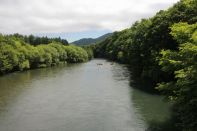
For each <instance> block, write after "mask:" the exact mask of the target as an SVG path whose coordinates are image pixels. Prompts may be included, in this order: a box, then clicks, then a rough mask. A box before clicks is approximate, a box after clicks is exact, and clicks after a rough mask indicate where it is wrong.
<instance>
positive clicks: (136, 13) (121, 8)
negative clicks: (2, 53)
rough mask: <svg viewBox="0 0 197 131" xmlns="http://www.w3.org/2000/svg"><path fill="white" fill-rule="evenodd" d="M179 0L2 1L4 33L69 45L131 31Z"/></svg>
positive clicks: (0, 14) (0, 29)
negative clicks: (59, 40) (54, 39)
mask: <svg viewBox="0 0 197 131" xmlns="http://www.w3.org/2000/svg"><path fill="white" fill-rule="evenodd" d="M177 1H178V0H0V21H1V24H0V33H3V34H12V33H20V34H24V35H29V34H34V35H38V36H48V37H59V36H60V37H61V38H65V39H67V40H68V41H69V42H72V41H74V40H78V39H80V38H89V37H90V38H96V37H98V36H101V35H103V34H105V33H109V32H113V31H120V30H122V29H125V28H128V27H130V26H131V25H132V23H134V22H135V21H137V20H140V19H142V18H149V17H151V16H153V15H154V14H155V13H156V12H158V11H159V10H163V9H167V8H169V7H170V6H172V5H173V4H174V3H176V2H177Z"/></svg>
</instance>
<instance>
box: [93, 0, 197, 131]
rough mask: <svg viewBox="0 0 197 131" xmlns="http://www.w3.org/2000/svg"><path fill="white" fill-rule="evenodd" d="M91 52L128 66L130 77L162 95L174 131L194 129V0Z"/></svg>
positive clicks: (196, 54) (196, 60)
mask: <svg viewBox="0 0 197 131" xmlns="http://www.w3.org/2000/svg"><path fill="white" fill-rule="evenodd" d="M92 48H94V54H95V57H102V58H108V59H110V60H113V61H117V62H120V63H126V64H129V65H130V68H131V70H132V75H133V77H134V78H138V79H139V80H141V81H142V80H148V81H151V83H152V89H153V90H159V91H160V92H161V93H163V94H165V95H166V97H167V99H168V100H169V101H172V102H173V103H174V106H173V109H172V110H173V115H174V118H175V123H176V128H177V129H179V130H185V131H195V130H196V129H197V112H196V110H197V0H181V1H179V2H178V3H176V4H175V5H174V6H173V7H171V8H169V9H168V10H161V11H159V12H158V13H157V14H156V15H155V16H153V17H151V18H149V19H142V20H140V21H137V22H135V23H134V24H133V25H132V26H131V27H130V28H128V29H125V30H123V31H120V32H114V33H113V35H112V36H111V37H109V38H107V39H106V40H104V41H102V42H100V43H97V44H95V45H94V46H92Z"/></svg>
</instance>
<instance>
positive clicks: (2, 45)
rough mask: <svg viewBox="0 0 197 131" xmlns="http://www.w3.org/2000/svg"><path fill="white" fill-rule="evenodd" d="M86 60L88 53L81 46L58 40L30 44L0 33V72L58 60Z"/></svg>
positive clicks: (32, 66) (49, 63) (23, 68)
mask: <svg viewBox="0 0 197 131" xmlns="http://www.w3.org/2000/svg"><path fill="white" fill-rule="evenodd" d="M18 37H19V36H18ZM20 37H22V36H20ZM87 60H88V54H87V52H86V51H85V50H84V49H82V48H81V47H77V46H65V45H63V44H61V43H58V42H53V43H50V44H48V45H38V46H32V45H29V44H26V43H25V42H24V41H23V40H22V39H18V38H15V37H12V36H3V35H0V74H4V73H7V72H11V71H16V70H19V71H22V70H27V69H30V68H40V67H48V66H54V65H57V64H58V63H60V62H75V63H77V62H85V61H87Z"/></svg>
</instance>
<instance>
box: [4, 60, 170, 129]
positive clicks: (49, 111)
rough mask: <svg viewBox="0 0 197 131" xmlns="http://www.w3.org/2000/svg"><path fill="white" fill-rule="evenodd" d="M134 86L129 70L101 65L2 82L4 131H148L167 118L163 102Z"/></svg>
mask: <svg viewBox="0 0 197 131" xmlns="http://www.w3.org/2000/svg"><path fill="white" fill-rule="evenodd" d="M98 63H102V64H103V65H97V64H98ZM129 83H130V73H129V71H128V69H127V68H126V66H125V65H120V64H117V63H111V62H108V61H106V60H99V59H96V60H92V61H90V62H87V63H83V64H73V65H67V66H57V67H53V68H45V69H37V70H30V71H25V72H16V73H12V74H8V75H5V76H2V77H0V131H144V130H146V129H147V128H148V127H149V122H151V121H165V120H166V119H167V118H168V116H169V115H168V114H169V109H168V104H167V103H165V102H163V100H162V97H161V96H157V95H151V94H148V93H145V92H142V91H140V90H137V89H135V88H132V87H131V86H130V84H129Z"/></svg>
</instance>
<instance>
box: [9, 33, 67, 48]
mask: <svg viewBox="0 0 197 131" xmlns="http://www.w3.org/2000/svg"><path fill="white" fill-rule="evenodd" d="M7 36H8V37H15V38H19V39H23V40H24V41H25V42H26V43H29V44H31V45H34V46H36V45H40V44H49V43H52V42H60V43H62V44H64V45H68V41H67V40H66V39H61V38H60V37H58V38H48V37H47V36H45V37H38V36H34V35H21V34H18V33H15V34H11V35H7Z"/></svg>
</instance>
